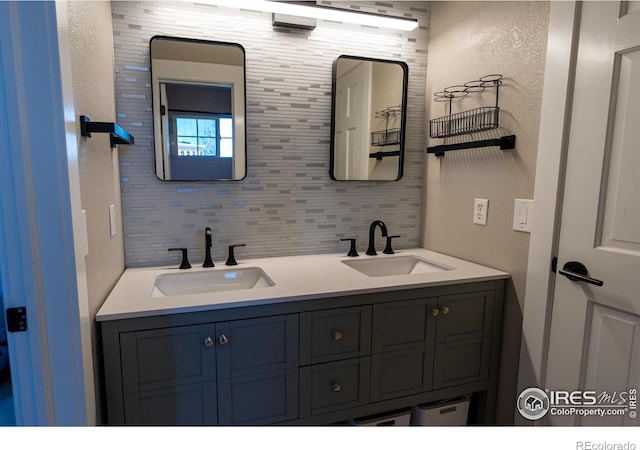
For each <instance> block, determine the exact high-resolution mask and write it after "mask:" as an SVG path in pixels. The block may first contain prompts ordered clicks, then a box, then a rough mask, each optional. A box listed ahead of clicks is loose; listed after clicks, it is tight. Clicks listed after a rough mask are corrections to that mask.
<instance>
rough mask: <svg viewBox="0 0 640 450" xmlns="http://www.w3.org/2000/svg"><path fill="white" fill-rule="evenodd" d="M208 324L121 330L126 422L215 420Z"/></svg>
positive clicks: (201, 422) (211, 331) (203, 422)
mask: <svg viewBox="0 0 640 450" xmlns="http://www.w3.org/2000/svg"><path fill="white" fill-rule="evenodd" d="M209 336H215V327H214V325H211V324H209V325H194V326H183V327H174V328H162V329H157V330H147V331H137V332H128V333H122V334H121V336H120V342H121V345H120V350H121V360H122V390H123V400H124V416H125V418H126V423H127V424H131V425H215V424H216V423H218V420H217V407H216V390H217V388H216V348H215V346H206V345H203V342H205V341H206V339H207V338H208V337H209Z"/></svg>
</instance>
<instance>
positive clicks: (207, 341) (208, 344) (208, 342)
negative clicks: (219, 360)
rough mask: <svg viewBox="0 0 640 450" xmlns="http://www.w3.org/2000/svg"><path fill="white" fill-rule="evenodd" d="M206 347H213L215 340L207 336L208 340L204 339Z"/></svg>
mask: <svg viewBox="0 0 640 450" xmlns="http://www.w3.org/2000/svg"><path fill="white" fill-rule="evenodd" d="M204 346H205V347H213V339H212V338H211V336H207V337H206V338H204Z"/></svg>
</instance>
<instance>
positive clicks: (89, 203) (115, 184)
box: [67, 2, 124, 408]
mask: <svg viewBox="0 0 640 450" xmlns="http://www.w3.org/2000/svg"><path fill="white" fill-rule="evenodd" d="M67 13H68V21H69V41H70V50H71V71H72V79H73V99H74V107H75V111H76V114H77V115H86V116H89V117H90V118H91V119H92V120H94V121H98V122H113V121H114V120H115V118H116V107H115V101H114V98H115V87H114V73H113V64H114V61H113V28H112V27H111V5H110V2H68V4H67ZM78 158H79V161H78V167H79V172H80V196H81V202H82V208H83V209H84V210H86V212H87V234H88V239H89V254H88V256H87V257H86V270H87V274H86V275H87V289H88V295H89V315H90V317H92V318H93V317H95V315H96V313H97V312H98V310H99V309H100V307H101V306H102V304H103V303H104V300H105V299H106V298H107V295H108V294H109V292H110V291H111V289H112V288H113V286H114V285H115V283H116V282H117V281H118V279H119V278H120V275H121V274H122V272H123V271H124V250H123V232H122V231H123V230H122V220H121V196H120V180H119V178H120V171H119V166H118V150H117V149H111V145H110V143H109V136H108V135H107V134H97V133H94V134H93V136H92V137H91V138H83V137H80V130H79V125H78ZM109 205H114V206H115V210H116V213H117V217H118V220H117V221H116V222H117V227H118V233H117V234H116V236H115V237H113V238H112V237H111V234H110V227H109V210H108V208H109ZM91 326H92V336H93V341H92V347H93V351H94V354H99V352H98V353H96V352H97V350H98V349H97V346H96V336H95V334H96V333H95V329H94V328H93V323H92V324H91ZM99 359H100V358H99V357H96V358H94V365H95V364H98V361H99ZM94 373H96V374H98V373H100V370H99V369H98V368H97V367H96V368H95V370H94ZM98 401H99V399H98ZM99 407H100V405H99V403H98V408H99Z"/></svg>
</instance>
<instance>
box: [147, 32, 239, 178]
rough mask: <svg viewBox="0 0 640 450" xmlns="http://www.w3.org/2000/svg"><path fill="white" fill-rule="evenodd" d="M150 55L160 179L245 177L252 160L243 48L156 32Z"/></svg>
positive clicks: (151, 43)
mask: <svg viewBox="0 0 640 450" xmlns="http://www.w3.org/2000/svg"><path fill="white" fill-rule="evenodd" d="M150 58H151V84H152V98H153V102H152V106H153V119H154V143H155V156H156V158H155V166H156V175H157V176H158V178H160V179H161V180H165V181H169V180H171V181H199V180H211V181H214V180H234V181H235V180H241V179H243V178H244V177H245V176H246V173H247V159H246V129H245V124H246V121H245V117H244V116H245V103H246V94H245V92H246V80H245V56H244V49H243V48H242V46H241V45H239V44H233V43H228V42H215V41H203V40H198V39H184V38H175V37H168V36H154V37H153V38H151V41H150Z"/></svg>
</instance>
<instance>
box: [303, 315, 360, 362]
mask: <svg viewBox="0 0 640 450" xmlns="http://www.w3.org/2000/svg"><path fill="white" fill-rule="evenodd" d="M370 350H371V306H360V307H355V308H338V309H328V310H323V311H314V312H308V313H303V314H301V315H300V364H301V365H303V366H304V365H308V364H318V363H323V362H329V361H337V360H340V359H349V358H357V357H360V356H366V355H368V354H369V353H370Z"/></svg>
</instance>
